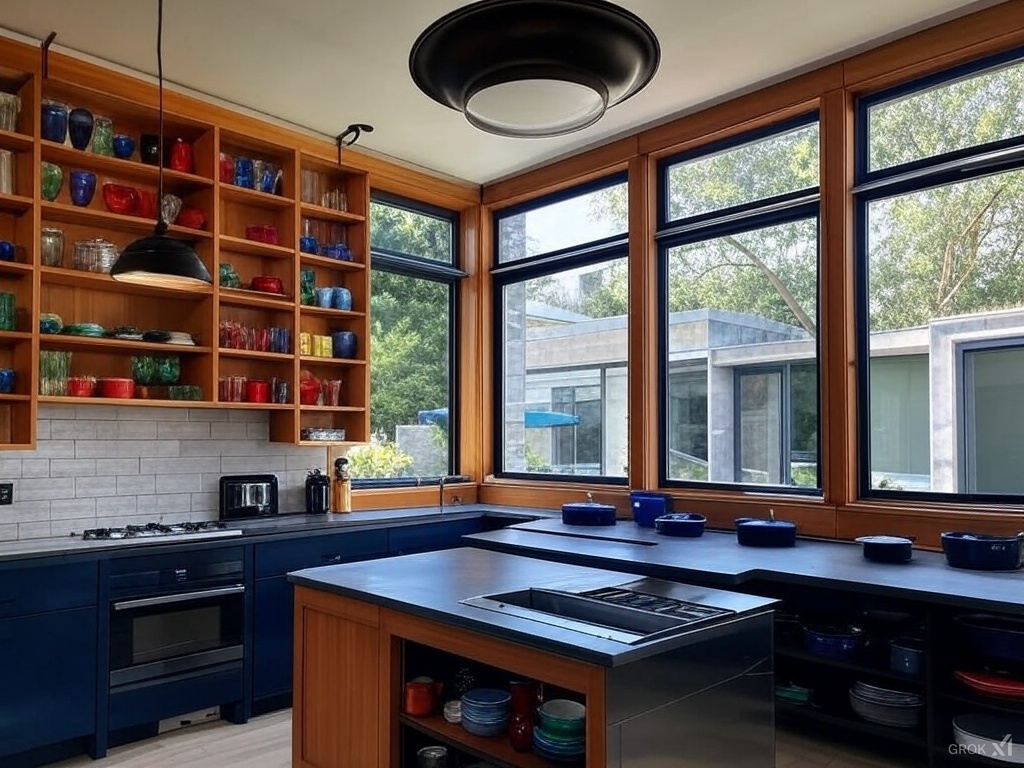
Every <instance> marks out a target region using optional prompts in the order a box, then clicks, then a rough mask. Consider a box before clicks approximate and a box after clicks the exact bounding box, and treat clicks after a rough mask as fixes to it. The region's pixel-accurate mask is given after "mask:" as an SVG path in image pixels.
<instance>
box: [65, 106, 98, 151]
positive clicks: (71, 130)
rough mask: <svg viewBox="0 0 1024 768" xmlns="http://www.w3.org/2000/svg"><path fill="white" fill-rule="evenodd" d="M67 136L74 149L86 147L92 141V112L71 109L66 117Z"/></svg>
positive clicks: (77, 108)
mask: <svg viewBox="0 0 1024 768" xmlns="http://www.w3.org/2000/svg"><path fill="white" fill-rule="evenodd" d="M68 135H69V136H70V137H71V146H73V147H74V148H75V149H85V148H86V147H88V146H89V142H90V141H91V140H92V112H90V111H89V110H88V109H82V108H81V107H76V108H75V109H72V110H71V114H69V115H68Z"/></svg>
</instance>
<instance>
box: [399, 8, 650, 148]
mask: <svg viewBox="0 0 1024 768" xmlns="http://www.w3.org/2000/svg"><path fill="white" fill-rule="evenodd" d="M660 59H661V48H660V46H659V45H658V39H657V38H656V37H655V35H654V32H653V31H652V30H651V28H650V27H649V26H647V24H645V23H644V21H643V20H642V19H640V18H639V17H637V16H636V15H634V14H632V13H630V12H629V11H627V10H625V9H623V8H620V7H619V6H617V5H615V4H613V3H610V2H606V0H481V2H476V3H472V4H471V5H467V6H465V7H463V8H459V9H458V10H456V11H453V12H452V13H450V14H448V15H447V16H444V17H443V18H441V19H439V20H438V21H436V22H434V23H433V24H432V25H431V26H430V27H428V28H427V29H426V30H425V31H424V32H423V34H421V35H420V36H419V38H417V40H416V42H415V43H414V44H413V47H412V52H411V53H410V55H409V71H410V72H411V74H412V79H413V81H414V82H415V83H416V85H417V86H419V88H420V90H422V91H423V92H424V93H425V94H427V95H428V96H429V97H430V98H432V99H434V100H435V101H437V102H439V103H441V104H443V105H445V106H446V107H451V108H452V109H456V110H459V111H460V112H463V113H464V114H465V115H466V119H467V120H468V121H469V122H470V123H471V124H473V125H474V126H476V127H477V128H480V129H481V130H484V131H488V132H490V133H496V134H499V135H502V136H517V137H541V136H558V135H561V134H564V133H571V132H573V131H578V130H581V129H583V128H586V127H587V126H589V125H593V124H594V123H596V122H597V121H598V120H599V119H600V118H601V116H602V115H603V114H604V112H605V110H606V109H607V108H608V107H611V106H614V105H615V104H618V103H619V102H622V101H625V100H626V99H628V98H629V97H630V96H632V95H633V94H635V93H637V92H638V91H639V90H641V89H642V88H643V87H644V86H645V85H647V83H649V82H650V81H651V78H653V77H654V73H655V72H656V71H657V69H658V63H659V61H660Z"/></svg>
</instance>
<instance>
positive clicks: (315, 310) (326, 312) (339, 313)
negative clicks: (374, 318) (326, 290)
mask: <svg viewBox="0 0 1024 768" xmlns="http://www.w3.org/2000/svg"><path fill="white" fill-rule="evenodd" d="M299 311H300V312H301V313H302V314H304V315H320V316H322V317H331V318H335V319H338V320H341V319H343V318H346V317H366V313H365V312H355V311H352V310H347V309H325V308H324V307H300V308H299Z"/></svg>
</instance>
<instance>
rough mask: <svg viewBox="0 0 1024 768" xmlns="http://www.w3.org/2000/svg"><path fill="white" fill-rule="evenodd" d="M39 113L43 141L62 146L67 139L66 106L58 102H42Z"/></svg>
mask: <svg viewBox="0 0 1024 768" xmlns="http://www.w3.org/2000/svg"><path fill="white" fill-rule="evenodd" d="M41 112H42V118H43V124H42V134H43V139H44V140H45V141H55V142H57V143H58V144H63V143H64V142H65V141H66V140H67V137H68V105H67V104H62V103H61V102H59V101H44V102H43V106H42V109H41Z"/></svg>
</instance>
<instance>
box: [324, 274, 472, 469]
mask: <svg viewBox="0 0 1024 768" xmlns="http://www.w3.org/2000/svg"><path fill="white" fill-rule="evenodd" d="M371 281H372V282H371V287H372V293H371V298H370V313H371V319H372V323H371V327H370V343H371V345H372V348H373V355H372V356H371V364H370V382H371V384H370V385H371V390H370V426H371V429H372V431H373V441H372V443H371V444H370V445H367V446H360V447H357V448H353V449H352V450H351V451H349V454H348V456H349V459H350V460H351V462H352V465H351V469H352V476H353V477H354V478H394V477H438V476H440V475H445V474H448V473H449V469H450V467H449V464H450V459H449V456H450V450H449V446H450V442H451V435H450V427H449V424H450V421H449V409H450V408H451V405H452V404H451V389H450V386H451V383H450V381H449V356H450V354H451V339H450V338H449V324H448V322H449V297H450V292H451V290H452V288H451V286H449V284H448V283H443V282H437V281H435V280H424V279H422V278H416V277H406V276H404V275H397V274H394V273H392V272H385V271H383V270H379V269H375V270H373V271H372V275H371ZM343 386H344V385H343Z"/></svg>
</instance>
